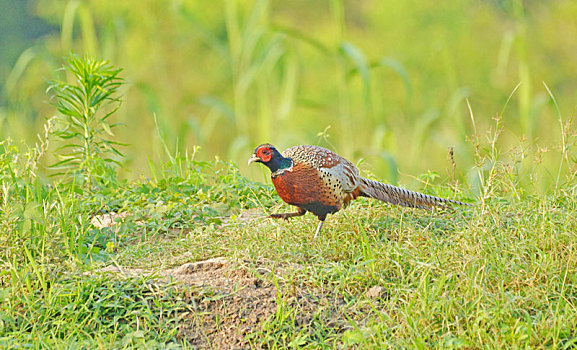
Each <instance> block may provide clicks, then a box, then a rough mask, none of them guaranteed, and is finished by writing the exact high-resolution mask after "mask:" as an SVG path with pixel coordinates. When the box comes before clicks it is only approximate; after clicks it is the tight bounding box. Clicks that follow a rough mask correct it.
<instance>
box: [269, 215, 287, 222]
mask: <svg viewBox="0 0 577 350" xmlns="http://www.w3.org/2000/svg"><path fill="white" fill-rule="evenodd" d="M267 217H268V218H271V219H283V220H285V221H289V216H288V215H286V214H270V215H269V216H267Z"/></svg>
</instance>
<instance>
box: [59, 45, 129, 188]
mask: <svg viewBox="0 0 577 350" xmlns="http://www.w3.org/2000/svg"><path fill="white" fill-rule="evenodd" d="M66 62H67V64H66V65H65V66H64V70H65V71H66V72H68V73H70V74H71V76H72V78H71V82H66V81H55V82H53V83H52V85H51V86H50V87H49V88H48V91H49V92H52V93H53V94H54V97H55V99H56V101H55V102H54V105H55V106H56V108H57V109H58V111H59V112H60V113H61V117H60V118H59V119H58V121H57V123H58V126H59V128H58V130H56V131H55V133H54V135H55V136H56V137H57V138H58V139H60V141H62V142H63V144H62V145H61V146H59V147H58V155H57V156H58V158H59V161H58V162H57V163H55V164H54V165H53V166H52V167H53V168H55V169H57V170H59V171H60V172H59V173H58V174H63V173H65V172H70V173H72V174H73V175H74V176H75V177H76V179H75V180H76V181H80V183H81V184H83V185H86V184H91V185H97V184H99V183H103V182H104V183H106V182H110V181H111V180H114V179H115V178H116V173H115V165H119V163H118V161H117V160H116V159H115V157H117V158H118V157H121V156H122V154H121V153H120V151H118V149H117V146H119V145H122V144H121V143H119V142H116V141H113V140H112V139H111V137H113V136H114V134H113V133H112V129H113V128H114V127H116V126H117V125H118V124H110V123H109V120H108V119H109V118H110V116H111V115H112V114H114V112H116V111H117V110H118V108H119V107H120V104H121V99H120V96H119V93H118V92H119V89H120V88H121V86H122V84H123V83H124V80H123V79H122V78H120V77H119V76H118V74H119V73H120V72H121V69H115V68H114V67H112V65H110V64H109V63H108V62H107V61H103V60H95V59H92V58H89V57H84V58H81V57H78V56H76V55H74V54H71V55H70V56H69V57H68V58H67V59H66ZM78 175H79V176H78ZM79 177H80V178H79Z"/></svg>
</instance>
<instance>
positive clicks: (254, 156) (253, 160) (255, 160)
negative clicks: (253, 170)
mask: <svg viewBox="0 0 577 350" xmlns="http://www.w3.org/2000/svg"><path fill="white" fill-rule="evenodd" d="M254 162H262V160H261V159H260V158H259V157H257V156H256V155H254V154H253V155H252V157H250V159H249V160H248V165H250V163H254Z"/></svg>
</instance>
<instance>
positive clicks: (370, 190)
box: [248, 143, 465, 238]
mask: <svg viewBox="0 0 577 350" xmlns="http://www.w3.org/2000/svg"><path fill="white" fill-rule="evenodd" d="M252 162H259V163H263V164H264V165H266V166H267V167H268V168H269V169H270V171H271V178H272V182H273V184H274V187H275V188H276V191H277V193H278V195H279V196H280V197H281V198H282V200H283V201H285V202H287V203H288V204H291V205H294V206H296V207H297V208H298V211H297V212H295V213H282V214H272V215H270V216H269V217H270V218H276V219H285V220H288V219H289V218H291V217H294V216H301V215H304V214H305V213H306V212H307V211H310V212H311V213H313V214H314V215H316V216H317V217H318V218H319V220H320V222H319V224H318V226H317V230H316V232H315V236H314V238H316V237H317V236H318V234H319V232H320V231H321V228H322V227H323V223H324V221H325V219H326V217H327V214H333V213H336V212H337V211H339V210H340V209H341V208H344V207H346V206H347V205H348V204H349V202H350V201H351V200H353V199H355V198H357V197H358V196H363V197H370V198H375V199H379V200H382V201H384V202H388V203H391V204H397V205H402V206H405V207H413V208H423V209H431V208H432V207H435V206H439V207H444V206H447V205H448V204H461V205H464V204H465V203H462V202H458V201H453V200H450V199H444V198H438V197H434V196H429V195H426V194H422V193H418V192H413V191H409V190H405V189H403V188H399V187H395V186H391V185H387V184H384V183H381V182H378V181H374V180H369V179H365V178H363V177H361V176H360V175H359V169H357V167H356V166H354V165H353V163H351V162H349V161H348V160H346V159H345V158H343V157H341V156H339V155H338V154H336V153H334V152H332V151H330V150H328V149H326V148H322V147H318V146H294V147H291V148H289V149H287V150H285V151H284V152H282V153H280V152H279V151H277V149H276V148H275V147H274V146H273V145H271V144H268V143H265V144H262V145H260V146H258V147H257V148H255V150H254V154H253V155H252V157H251V158H250V159H249V160H248V164H249V165H250V163H252Z"/></svg>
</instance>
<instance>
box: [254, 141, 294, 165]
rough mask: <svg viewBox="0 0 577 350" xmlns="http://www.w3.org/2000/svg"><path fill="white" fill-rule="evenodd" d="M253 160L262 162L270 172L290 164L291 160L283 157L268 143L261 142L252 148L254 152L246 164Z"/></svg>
mask: <svg viewBox="0 0 577 350" xmlns="http://www.w3.org/2000/svg"><path fill="white" fill-rule="evenodd" d="M254 162H257V163H263V164H264V165H266V166H267V167H268V168H269V169H270V170H271V171H272V172H275V171H277V170H279V169H285V168H288V167H290V166H292V160H290V159H289V158H284V157H283V156H282V155H281V154H280V152H279V151H277V149H276V148H275V147H274V146H273V145H271V144H270V143H265V144H262V145H260V146H258V147H257V148H255V149H254V153H253V155H252V157H250V159H249V160H248V164H249V165H250V163H254Z"/></svg>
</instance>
